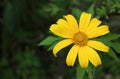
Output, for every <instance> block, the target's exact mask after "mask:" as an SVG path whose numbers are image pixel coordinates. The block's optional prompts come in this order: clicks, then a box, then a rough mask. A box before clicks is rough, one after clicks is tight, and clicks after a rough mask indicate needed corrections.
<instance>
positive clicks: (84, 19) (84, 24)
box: [79, 12, 91, 32]
mask: <svg viewBox="0 0 120 79" xmlns="http://www.w3.org/2000/svg"><path fill="white" fill-rule="evenodd" d="M90 19H91V14H89V13H85V12H83V13H82V14H81V16H80V21H79V29H80V31H81V32H85V31H86V29H87V28H88V25H89V23H90Z"/></svg>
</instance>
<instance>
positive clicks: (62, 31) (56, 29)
mask: <svg viewBox="0 0 120 79" xmlns="http://www.w3.org/2000/svg"><path fill="white" fill-rule="evenodd" d="M50 31H51V32H52V33H54V34H55V35H57V36H60V37H63V38H72V37H73V34H72V32H71V31H70V30H68V29H66V27H63V26H59V25H57V24H52V25H51V26H50Z"/></svg>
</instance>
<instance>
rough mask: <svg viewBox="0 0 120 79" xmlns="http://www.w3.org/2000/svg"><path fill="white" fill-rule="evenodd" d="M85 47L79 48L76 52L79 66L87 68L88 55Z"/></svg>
mask: <svg viewBox="0 0 120 79" xmlns="http://www.w3.org/2000/svg"><path fill="white" fill-rule="evenodd" d="M87 52H88V51H87V49H86V46H84V47H80V48H79V51H78V59H79V63H80V66H81V67H83V68H86V67H87V66H88V63H89V62H88V53H87Z"/></svg>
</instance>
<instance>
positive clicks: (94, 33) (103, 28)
mask: <svg viewBox="0 0 120 79" xmlns="http://www.w3.org/2000/svg"><path fill="white" fill-rule="evenodd" d="M109 32H110V31H109V28H108V26H106V25H102V26H99V27H98V28H96V30H94V31H92V32H90V33H89V34H87V35H88V38H95V37H99V36H102V35H105V34H107V33H109Z"/></svg>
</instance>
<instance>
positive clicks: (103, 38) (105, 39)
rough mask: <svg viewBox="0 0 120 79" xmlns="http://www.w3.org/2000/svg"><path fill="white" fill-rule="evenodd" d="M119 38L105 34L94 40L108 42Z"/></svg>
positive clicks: (115, 35) (119, 36) (116, 35)
mask: <svg viewBox="0 0 120 79" xmlns="http://www.w3.org/2000/svg"><path fill="white" fill-rule="evenodd" d="M118 38H120V34H107V35H104V36H102V37H99V38H96V40H99V41H103V42H108V41H111V40H115V39H118Z"/></svg>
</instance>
